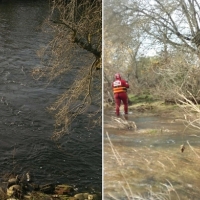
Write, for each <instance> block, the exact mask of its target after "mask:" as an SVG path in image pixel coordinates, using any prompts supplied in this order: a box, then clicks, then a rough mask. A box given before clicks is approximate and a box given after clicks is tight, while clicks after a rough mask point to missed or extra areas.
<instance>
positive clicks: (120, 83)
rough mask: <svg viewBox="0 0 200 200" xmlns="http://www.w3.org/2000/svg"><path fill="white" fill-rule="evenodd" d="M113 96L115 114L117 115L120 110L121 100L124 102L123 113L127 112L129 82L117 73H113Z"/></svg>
mask: <svg viewBox="0 0 200 200" xmlns="http://www.w3.org/2000/svg"><path fill="white" fill-rule="evenodd" d="M112 88H113V93H114V98H115V109H116V115H117V116H118V117H119V115H120V112H119V108H120V105H121V101H122V102H123V104H124V114H125V115H127V114H128V95H127V88H129V84H128V82H127V81H125V80H124V79H122V78H121V75H120V74H119V73H117V74H115V81H114V82H113V83H112Z"/></svg>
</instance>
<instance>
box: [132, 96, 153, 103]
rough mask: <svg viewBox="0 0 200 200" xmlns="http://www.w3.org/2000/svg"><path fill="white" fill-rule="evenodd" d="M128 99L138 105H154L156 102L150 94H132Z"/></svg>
mask: <svg viewBox="0 0 200 200" xmlns="http://www.w3.org/2000/svg"><path fill="white" fill-rule="evenodd" d="M128 98H129V101H130V102H131V103H133V104H136V103H152V102H154V101H155V100H156V99H155V98H153V96H152V95H150V94H140V95H134V94H130V95H128Z"/></svg>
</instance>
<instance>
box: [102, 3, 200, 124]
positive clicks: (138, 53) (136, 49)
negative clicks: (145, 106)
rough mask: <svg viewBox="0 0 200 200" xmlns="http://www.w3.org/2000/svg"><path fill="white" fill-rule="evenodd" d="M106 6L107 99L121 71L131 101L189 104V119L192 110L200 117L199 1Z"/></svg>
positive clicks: (185, 108) (105, 83)
mask: <svg viewBox="0 0 200 200" xmlns="http://www.w3.org/2000/svg"><path fill="white" fill-rule="evenodd" d="M104 8H105V18H104V20H105V29H104V35H105V38H104V40H105V46H104V52H105V53H104V54H105V56H104V102H105V103H110V102H111V103H113V96H112V91H111V82H112V81H113V77H114V74H115V73H116V72H119V73H121V75H122V77H123V78H124V79H126V80H127V81H128V82H129V85H130V89H129V92H128V93H129V99H130V101H133V102H138V101H140V98H141V97H142V98H146V101H147V102H150V101H153V100H154V99H156V100H160V101H163V102H165V103H166V104H182V105H183V104H184V111H186V115H187V116H186V119H188V118H189V113H191V112H190V111H193V112H195V113H196V114H197V115H195V118H200V116H199V114H198V113H199V109H198V104H199V102H200V101H199V100H200V93H199V88H200V82H199V75H200V51H199V45H200V40H199V38H200V37H199V30H200V28H199V26H200V19H199V16H198V14H197V13H199V9H200V4H199V2H198V1H189V0H178V1H174V0H172V1H168V2H166V1H158V0H154V1H151V2H149V1H142V2H141V1H138V0H134V1H131V2H130V1H123V2H122V1H111V0H110V1H106V2H105V7H104ZM152 10H153V12H152ZM193 120H194V119H193ZM197 121H198V120H196V121H195V123H197ZM189 123H190V124H191V125H194V124H193V123H191V121H190V122H189ZM196 125H197V124H196ZM197 126H198V127H200V124H198V125H197Z"/></svg>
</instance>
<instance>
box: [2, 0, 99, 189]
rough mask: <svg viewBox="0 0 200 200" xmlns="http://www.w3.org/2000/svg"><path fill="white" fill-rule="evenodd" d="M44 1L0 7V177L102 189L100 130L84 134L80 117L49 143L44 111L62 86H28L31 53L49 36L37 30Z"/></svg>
mask: <svg viewBox="0 0 200 200" xmlns="http://www.w3.org/2000/svg"><path fill="white" fill-rule="evenodd" d="M49 11H50V10H49V2H48V0H47V1H45V0H38V1H37V0H35V1H33V0H32V1H31V0H26V1H23V0H13V1H11V0H10V1H9V0H7V1H6V0H4V1H2V2H1V3H0V154H1V157H0V169H1V172H0V177H1V180H2V181H3V178H2V177H4V175H5V174H8V173H12V172H13V173H16V174H19V175H22V174H24V173H26V172H28V171H29V172H30V174H31V176H32V178H34V181H35V183H38V184H46V183H52V182H53V183H68V184H72V185H75V186H76V187H77V188H79V189H80V190H84V189H85V188H92V189H94V190H97V191H101V188H102V153H101V149H102V145H101V141H102V135H101V127H100V126H97V127H96V128H94V129H93V130H91V131H88V130H87V129H85V127H87V125H88V124H87V122H86V120H85V117H80V118H79V121H78V122H76V123H75V124H74V125H73V127H72V132H71V134H68V135H65V136H64V137H62V139H61V140H60V141H58V142H55V141H52V140H51V137H52V134H53V131H54V126H53V123H54V121H53V117H52V116H51V115H50V114H49V113H48V112H47V110H46V107H47V106H49V105H50V104H51V103H52V102H54V101H55V100H56V97H57V95H59V94H61V93H62V92H63V91H64V88H66V87H67V83H64V82H63V83H62V84H60V83H51V84H50V85H48V86H47V82H45V81H44V80H38V81H36V80H34V79H33V78H32V76H31V71H32V70H33V69H34V68H35V67H38V66H40V65H41V63H40V60H39V58H38V57H37V55H36V52H37V50H39V49H40V48H41V47H42V46H45V45H46V44H47V43H48V42H49V41H50V39H51V36H50V35H48V34H47V33H44V32H43V31H42V30H41V29H40V27H41V25H42V23H43V21H44V19H45V18H46V17H47V16H48V14H49Z"/></svg>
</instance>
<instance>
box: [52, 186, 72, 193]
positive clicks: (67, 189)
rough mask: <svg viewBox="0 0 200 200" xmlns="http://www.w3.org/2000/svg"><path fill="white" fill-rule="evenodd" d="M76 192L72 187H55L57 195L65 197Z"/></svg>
mask: <svg viewBox="0 0 200 200" xmlns="http://www.w3.org/2000/svg"><path fill="white" fill-rule="evenodd" d="M72 192H74V189H73V187H72V186H69V185H64V184H63V185H57V186H56V187H55V194H59V195H63V194H71V193H72Z"/></svg>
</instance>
